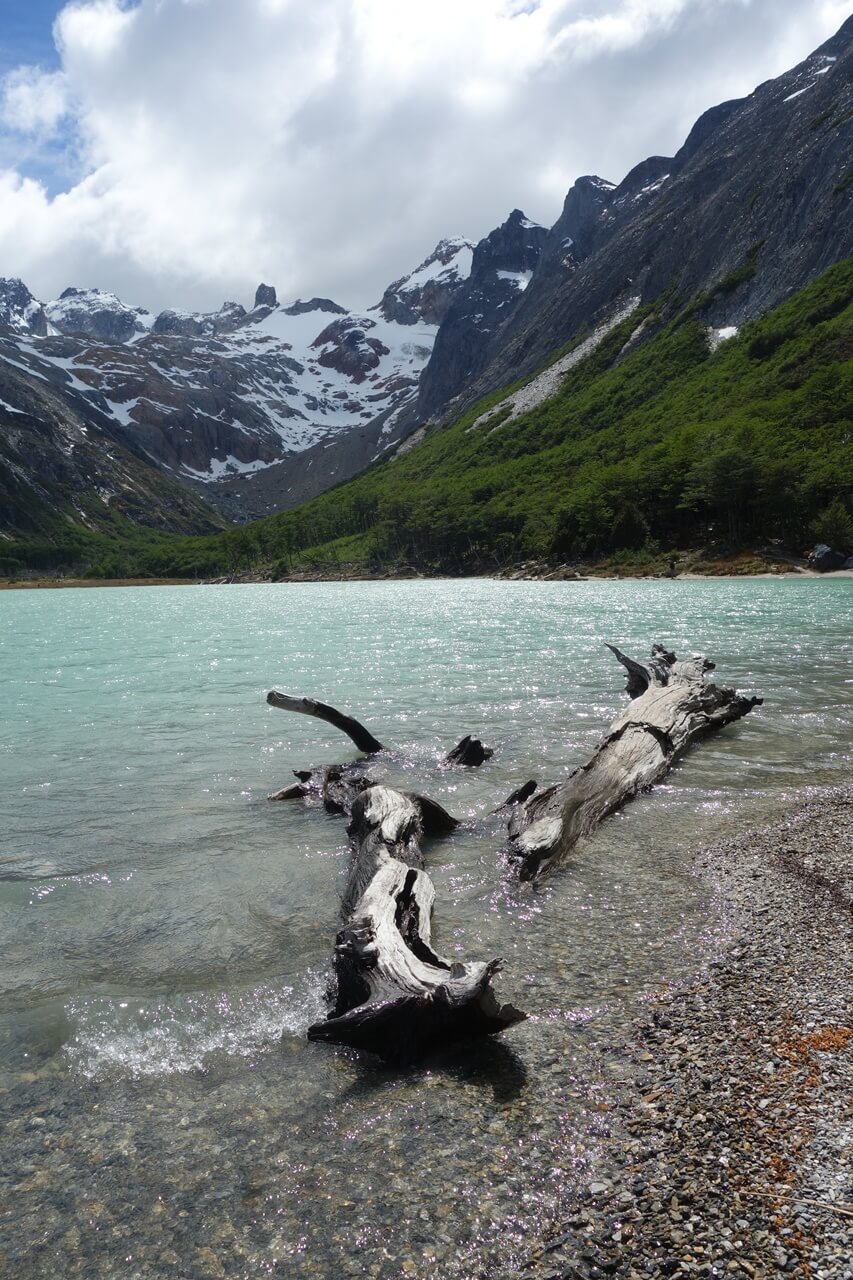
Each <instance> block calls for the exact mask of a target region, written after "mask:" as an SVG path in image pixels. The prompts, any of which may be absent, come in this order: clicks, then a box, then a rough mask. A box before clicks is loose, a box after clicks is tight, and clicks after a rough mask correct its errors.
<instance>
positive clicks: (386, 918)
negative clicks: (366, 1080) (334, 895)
mask: <svg viewBox="0 0 853 1280" xmlns="http://www.w3.org/2000/svg"><path fill="white" fill-rule="evenodd" d="M437 810H440V812H441V814H444V816H445V818H449V815H447V814H445V811H444V810H441V807H440V806H437V805H435V803H434V802H429V807H428V808H427V807H425V806H424V803H423V801H421V800H420V799H419V798H418V797H414V796H408V795H404V794H403V793H402V792H399V791H395V790H393V789H392V788H390V787H384V786H374V787H370V788H368V789H367V790H365V791H363V792H362V793H361V794H360V795H358V796H357V797H356V798H355V800H354V802H353V805H352V817H351V821H350V824H349V827H348V831H349V834H350V835H351V837H352V839H353V842H354V845H355V854H354V858H353V864H352V869H351V871H350V876H349V881H348V884H347V888H346V892H345V894H344V900H343V902H344V911H345V913H346V915H347V919H346V922H345V924H344V926H343V928H342V929H341V930H340V932H339V934H338V936H337V940H336V945H335V977H336V981H337V995H336V1000H335V1005H334V1009H333V1011H332V1015H331V1016H330V1017H329V1018H327V1019H325V1020H324V1021H323V1022H318V1023H315V1024H314V1026H312V1027H310V1028H309V1031H308V1037H309V1039H311V1040H326V1041H331V1042H333V1043H336V1044H346V1045H350V1046H352V1047H354V1048H357V1049H364V1050H369V1051H370V1052H372V1053H377V1054H379V1055H380V1057H382V1058H385V1059H386V1060H389V1061H394V1062H408V1061H412V1060H414V1059H415V1058H417V1057H419V1056H421V1055H422V1054H423V1053H424V1051H425V1050H427V1049H429V1048H431V1047H434V1046H436V1045H439V1044H445V1043H447V1042H449V1041H452V1040H457V1039H461V1038H465V1037H468V1036H473V1035H494V1034H496V1033H497V1032H499V1031H502V1030H504V1029H505V1028H506V1027H509V1026H512V1025H513V1023H515V1022H519V1021H521V1020H522V1019H523V1018H524V1017H525V1014H523V1013H521V1011H520V1010H518V1009H515V1008H514V1007H513V1006H512V1005H509V1004H505V1005H501V1004H499V1003H498V1001H497V999H496V997H495V994H494V991H493V990H492V987H491V980H492V978H493V977H494V975H495V974H496V973H497V972H498V970H499V969H500V961H498V960H492V961H491V962H489V963H487V964H484V963H468V964H460V963H458V962H451V961H449V960H445V959H443V958H442V957H441V956H439V955H438V954H437V953H436V952H435V951H434V950H433V948H432V943H431V920H432V907H433V900H434V897H435V890H434V888H433V884H432V881H431V880H430V878H429V876H428V875H427V874H426V872H425V871H424V870H423V857H422V854H421V849H420V838H421V836H422V834H423V833H424V828H425V825H426V824H427V823H429V824H434V823H435V821H436V816H437V814H436V811H437ZM451 821H453V820H452V819H451Z"/></svg>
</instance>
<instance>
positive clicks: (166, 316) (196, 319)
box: [151, 291, 275, 338]
mask: <svg viewBox="0 0 853 1280" xmlns="http://www.w3.org/2000/svg"><path fill="white" fill-rule="evenodd" d="M273 292H275V291H273ZM247 314H248V313H247V311H246V308H245V307H243V306H241V305H240V303H239V302H223V304H222V306H221V307H220V309H219V310H218V311H208V312H187V311H161V312H160V314H159V315H158V316H157V318H156V320H155V321H154V323H153V325H152V326H151V332H152V333H157V334H174V335H176V336H178V337H181V338H210V337H215V335H216V334H218V333H233V332H234V330H235V329H239V327H240V325H241V324H242V323H243V321H244V320H245V319H246V317H247Z"/></svg>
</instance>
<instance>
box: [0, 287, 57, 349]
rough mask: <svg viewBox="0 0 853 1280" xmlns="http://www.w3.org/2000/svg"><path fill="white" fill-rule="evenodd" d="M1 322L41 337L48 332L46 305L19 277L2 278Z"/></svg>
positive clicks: (11, 327)
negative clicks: (35, 296) (34, 295)
mask: <svg viewBox="0 0 853 1280" xmlns="http://www.w3.org/2000/svg"><path fill="white" fill-rule="evenodd" d="M0 324H5V325H8V326H9V328H10V329H15V330H16V331H17V332H18V333H32V334H34V335H35V336H36V337H40V338H43V337H44V336H45V335H46V333H47V317H46V316H45V314H44V307H43V306H42V304H41V303H40V302H39V301H38V300H37V299H36V298H34V297H33V295H32V294H31V293H30V291H29V289H28V288H27V286H26V285H25V284H24V282H23V280H19V279H18V278H17V277H14V278H12V279H5V278H4V279H0Z"/></svg>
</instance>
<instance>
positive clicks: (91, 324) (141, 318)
mask: <svg viewBox="0 0 853 1280" xmlns="http://www.w3.org/2000/svg"><path fill="white" fill-rule="evenodd" d="M45 314H46V316H47V320H48V322H49V323H50V324H51V325H53V327H54V328H55V329H57V330H58V331H59V333H61V334H64V335H65V336H67V337H75V338H91V339H93V340H94V341H95V342H128V341H129V340H130V339H131V338H132V337H133V336H134V334H136V333H147V331H148V330H149V329H150V328H151V325H152V323H153V321H154V317H153V316H152V315H150V314H149V313H148V312H147V311H145V310H144V309H143V308H142V307H128V306H126V305H125V303H123V302H122V301H121V299H120V298H117V297H116V295H115V294H114V293H107V292H105V291H104V290H103V289H75V288H69V289H64V290H63V292H62V293H61V294H60V296H59V298H58V299H57V300H56V301H55V302H49V303H48V304H47V306H46V307H45Z"/></svg>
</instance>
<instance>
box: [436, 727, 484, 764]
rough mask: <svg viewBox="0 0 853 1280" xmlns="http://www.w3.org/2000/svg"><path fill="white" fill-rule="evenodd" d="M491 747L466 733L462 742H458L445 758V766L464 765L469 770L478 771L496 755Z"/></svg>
mask: <svg viewBox="0 0 853 1280" xmlns="http://www.w3.org/2000/svg"><path fill="white" fill-rule="evenodd" d="M494 754H495V753H494V751H493V750H492V749H491V747H484V746H483V744H482V742H481V741H480V739H479V738H472V737H471V735H470V733H466V735H465V737H464V738H463V739H462V741H461V742H457V744H456V746H455V747H454V748H453V750H452V751H448V753H447V755H446V756H445V757H444V763H445V764H462V765H466V766H467V768H469V769H476V768H478V767H479V766H480V765H481V764H483V762H484V761H486V760H491V758H492V756H493V755H494Z"/></svg>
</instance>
